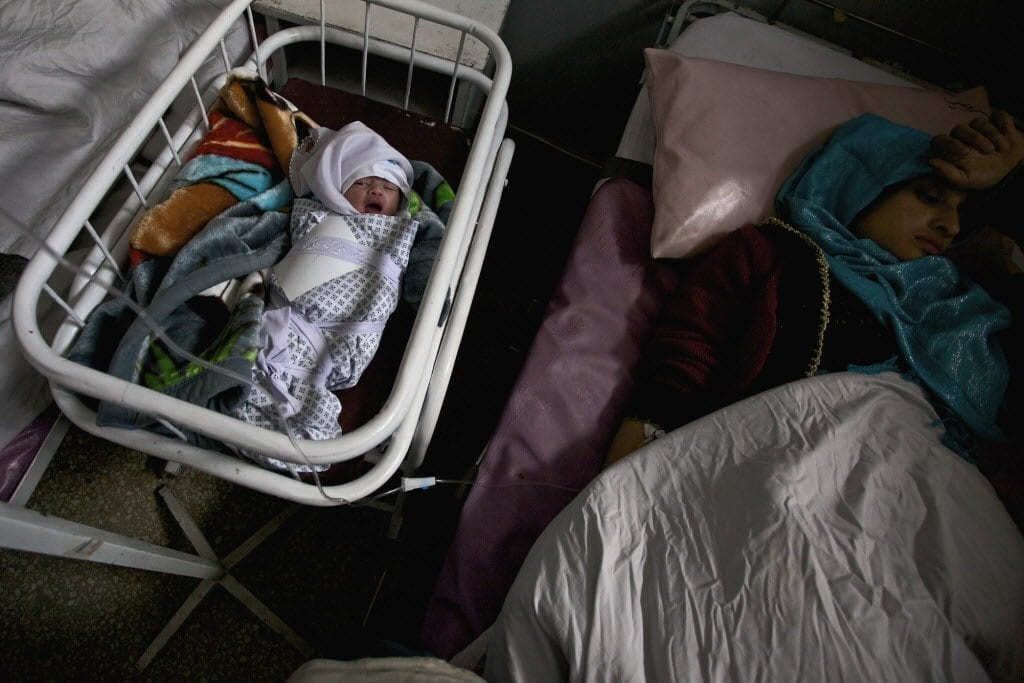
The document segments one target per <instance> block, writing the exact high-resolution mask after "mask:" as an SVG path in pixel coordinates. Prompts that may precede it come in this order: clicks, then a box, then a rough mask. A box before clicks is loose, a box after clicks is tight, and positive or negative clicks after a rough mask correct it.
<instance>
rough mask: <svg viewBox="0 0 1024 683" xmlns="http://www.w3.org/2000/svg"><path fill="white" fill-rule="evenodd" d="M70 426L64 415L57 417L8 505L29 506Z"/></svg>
mask: <svg viewBox="0 0 1024 683" xmlns="http://www.w3.org/2000/svg"><path fill="white" fill-rule="evenodd" d="M70 426H71V422H69V421H68V419H67V418H66V417H64V415H58V416H57V419H56V420H55V421H54V423H53V426H51V427H50V433H49V434H47V435H46V438H45V439H43V443H42V444H40V445H39V450H37V451H36V457H34V458H32V464H31V465H29V466H28V470H27V471H26V472H25V474H23V475H22V477H21V481H19V482H18V487H17V488H16V489H14V493H13V494H12V495H11V499H10V500H9V501H7V502H8V503H10V504H11V505H13V506H14V507H25V505H27V504H28V499H29V498H31V497H32V492H33V491H35V490H36V486H38V485H39V480H40V479H42V478H43V472H45V471H46V468H47V467H48V466H49V465H50V461H51V460H53V456H54V454H55V453H56V452H57V449H58V448H60V444H61V442H62V441H64V436H65V435H66V434H67V433H68V427H70Z"/></svg>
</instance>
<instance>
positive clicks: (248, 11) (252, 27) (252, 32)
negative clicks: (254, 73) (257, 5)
mask: <svg viewBox="0 0 1024 683" xmlns="http://www.w3.org/2000/svg"><path fill="white" fill-rule="evenodd" d="M245 18H246V19H247V20H248V22H249V39H250V40H252V52H253V54H254V55H255V56H256V63H257V64H262V63H263V60H262V59H260V41H259V38H257V37H256V22H255V21H254V20H253V18H252V5H247V6H246V8H245ZM260 73H262V70H261V71H260Z"/></svg>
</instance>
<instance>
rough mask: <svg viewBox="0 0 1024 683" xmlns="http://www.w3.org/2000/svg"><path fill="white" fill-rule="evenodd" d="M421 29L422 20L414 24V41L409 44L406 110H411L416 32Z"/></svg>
mask: <svg viewBox="0 0 1024 683" xmlns="http://www.w3.org/2000/svg"><path fill="white" fill-rule="evenodd" d="M419 27H420V18H419V17H415V18H414V19H413V22H412V40H411V41H410V43H409V73H408V75H407V76H406V77H405V105H404V107H405V109H408V108H409V95H410V94H411V93H412V72H413V69H414V68H415V66H416V31H417V29H419Z"/></svg>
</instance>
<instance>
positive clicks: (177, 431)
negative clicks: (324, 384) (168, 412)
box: [156, 417, 188, 443]
mask: <svg viewBox="0 0 1024 683" xmlns="http://www.w3.org/2000/svg"><path fill="white" fill-rule="evenodd" d="M156 421H157V422H159V423H160V424H161V425H163V427H164V428H165V429H166V430H167V431H169V432H170V433H171V434H174V436H176V437H178V438H179V439H181V440H182V441H184V442H186V443H188V437H187V436H185V432H183V431H181V430H180V429H178V428H177V427H175V426H174V424H173V423H172V422H171V421H170V420H165V419H163V418H162V417H158V418H157V419H156Z"/></svg>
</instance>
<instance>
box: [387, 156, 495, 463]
mask: <svg viewBox="0 0 1024 683" xmlns="http://www.w3.org/2000/svg"><path fill="white" fill-rule="evenodd" d="M514 152H515V143H513V142H512V141H511V140H505V141H504V142H503V143H502V144H501V147H500V148H499V151H498V156H497V162H496V163H495V165H494V173H493V174H492V175H491V182H490V186H489V188H488V191H487V198H486V200H485V202H484V206H483V210H482V213H481V214H480V223H479V227H478V228H477V234H476V235H475V236H474V238H473V244H472V247H471V248H470V252H469V256H468V259H467V261H466V265H465V268H464V270H463V274H462V277H461V279H460V282H459V289H458V291H457V292H456V295H455V301H454V304H453V306H452V311H451V314H450V315H449V317H448V323H447V329H446V330H445V338H444V341H443V342H442V344H441V351H440V353H439V354H438V358H437V362H436V363H434V372H433V374H432V376H431V383H430V389H429V390H428V392H427V398H426V401H425V403H424V406H423V412H422V413H421V414H420V420H419V426H418V428H417V430H416V435H415V437H414V438H413V442H412V445H411V446H410V448H409V456H408V458H407V462H408V465H409V467H410V468H411V469H412V470H415V469H416V468H418V467H419V466H420V465H421V464H423V458H424V457H425V456H426V452H427V448H428V447H429V446H430V440H431V438H432V437H433V434H434V428H435V427H436V426H437V421H438V419H439V417H440V415H441V407H442V406H443V405H444V397H445V395H446V394H447V391H448V383H449V379H450V378H451V374H452V370H453V369H454V367H455V359H456V357H457V356H458V352H459V345H460V342H461V341H462V335H463V333H464V331H465V328H466V321H467V320H468V319H469V311H470V308H471V307H472V303H473V295H474V294H475V293H476V285H477V282H478V281H479V279H480V272H481V270H482V269H483V264H484V258H485V256H486V255H487V245H488V244H489V243H490V239H491V231H492V229H493V227H494V220H495V218H496V216H497V213H498V204H499V202H500V201H501V195H502V190H503V188H504V186H505V181H506V178H507V176H508V169H509V166H510V165H511V163H512V155H513V153H514Z"/></svg>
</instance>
